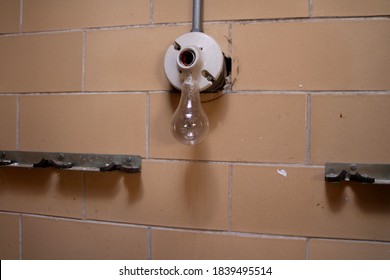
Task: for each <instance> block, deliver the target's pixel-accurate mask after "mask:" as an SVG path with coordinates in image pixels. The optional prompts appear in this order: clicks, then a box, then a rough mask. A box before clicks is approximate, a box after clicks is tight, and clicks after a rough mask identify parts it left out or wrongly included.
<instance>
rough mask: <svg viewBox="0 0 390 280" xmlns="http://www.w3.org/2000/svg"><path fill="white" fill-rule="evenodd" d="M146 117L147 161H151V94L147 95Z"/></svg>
mask: <svg viewBox="0 0 390 280" xmlns="http://www.w3.org/2000/svg"><path fill="white" fill-rule="evenodd" d="M145 114H146V116H145V159H149V127H150V94H149V93H147V94H146V113H145Z"/></svg>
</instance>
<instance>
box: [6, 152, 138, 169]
mask: <svg viewBox="0 0 390 280" xmlns="http://www.w3.org/2000/svg"><path fill="white" fill-rule="evenodd" d="M141 163H142V159H141V157H140V156H138V155H110V154H75V153H50V152H28V151H0V167H24V168H46V167H53V168H57V169H68V170H79V171H100V172H107V171H115V170H116V171H122V172H126V173H139V172H141Z"/></svg>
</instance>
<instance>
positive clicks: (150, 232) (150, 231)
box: [147, 227, 153, 260]
mask: <svg viewBox="0 0 390 280" xmlns="http://www.w3.org/2000/svg"><path fill="white" fill-rule="evenodd" d="M147 234H148V237H147V238H148V256H147V258H148V260H151V259H152V234H153V233H152V228H151V227H149V228H148V233H147Z"/></svg>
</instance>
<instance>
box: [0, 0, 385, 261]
mask: <svg viewBox="0 0 390 280" xmlns="http://www.w3.org/2000/svg"><path fill="white" fill-rule="evenodd" d="M191 6H192V1H190V0H115V1H112V0H110V1H109V0H106V1H93V0H66V1H65V0H0V33H1V34H0V92H1V93H0V131H1V133H0V150H30V151H51V152H60V151H61V152H81V153H123V154H139V155H141V156H142V157H143V170H142V174H141V175H124V174H121V173H110V174H102V173H88V172H75V171H56V170H53V169H42V170H28V169H10V168H2V169H0V257H1V258H2V259H64V258H65V259H85V258H87V259H95V258H96V259H214V258H217V259H345V258H346V259H354V258H357V259H371V258H373V259H390V186H376V185H359V184H340V185H330V184H329V185H328V184H325V183H324V180H323V177H324V163H325V162H328V161H330V162H332V161H333V162H360V163H389V162H390V147H389V143H390V125H389V121H390V18H389V15H390V1H388V0H295V1H289V0H240V1H234V0H205V11H204V18H205V21H206V22H205V32H206V33H208V34H210V35H211V36H213V37H214V38H215V39H216V40H217V41H218V42H219V44H220V45H221V47H222V49H223V51H224V52H225V54H226V55H228V56H231V57H232V59H233V69H232V80H233V86H232V91H231V92H228V93H226V94H225V95H224V96H223V97H222V98H219V99H217V100H214V101H212V102H208V103H205V104H204V107H205V110H206V112H207V114H208V116H209V118H210V123H211V131H210V134H209V137H208V138H207V140H206V141H205V142H204V143H202V144H201V145H199V146H196V147H187V146H182V145H181V144H179V143H177V142H176V141H175V140H174V138H173V136H171V134H170V131H169V119H170V117H171V115H172V113H173V111H174V109H175V106H176V105H177V103H178V96H177V95H173V94H171V88H170V85H169V83H168V81H167V79H166V78H165V75H164V71H163V59H164V54H165V51H166V50H167V48H168V46H169V45H170V44H171V43H172V42H173V40H174V39H176V38H177V37H178V36H179V35H181V34H183V33H185V32H188V31H189V30H190V27H191V23H190V21H191ZM283 174H284V175H285V176H284V175H283Z"/></svg>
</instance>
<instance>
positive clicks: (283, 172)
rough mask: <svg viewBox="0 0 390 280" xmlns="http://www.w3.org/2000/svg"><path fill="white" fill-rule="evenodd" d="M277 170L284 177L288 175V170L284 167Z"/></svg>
mask: <svg viewBox="0 0 390 280" xmlns="http://www.w3.org/2000/svg"><path fill="white" fill-rule="evenodd" d="M276 172H278V174H279V175H282V176H283V177H287V171H286V170H284V169H277V170H276Z"/></svg>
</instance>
